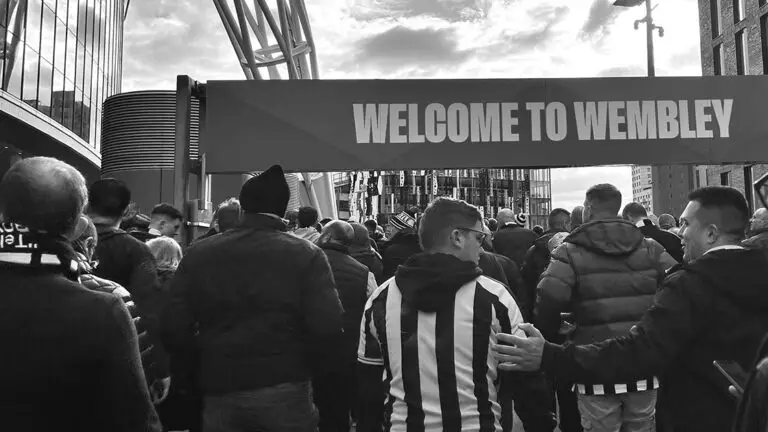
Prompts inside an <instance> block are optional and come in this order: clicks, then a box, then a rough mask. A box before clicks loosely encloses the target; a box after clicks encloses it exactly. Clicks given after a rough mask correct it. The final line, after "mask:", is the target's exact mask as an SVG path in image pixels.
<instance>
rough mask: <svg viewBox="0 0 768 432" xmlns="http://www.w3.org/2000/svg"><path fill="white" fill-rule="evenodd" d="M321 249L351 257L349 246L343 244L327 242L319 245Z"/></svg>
mask: <svg viewBox="0 0 768 432" xmlns="http://www.w3.org/2000/svg"><path fill="white" fill-rule="evenodd" d="M318 246H320V249H322V250H334V251H337V252H341V253H343V254H344V255H349V246H344V245H343V244H340V243H336V242H326V243H322V244H319V245H318Z"/></svg>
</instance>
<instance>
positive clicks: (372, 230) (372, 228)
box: [363, 219, 379, 237]
mask: <svg viewBox="0 0 768 432" xmlns="http://www.w3.org/2000/svg"><path fill="white" fill-rule="evenodd" d="M363 225H365V228H366V229H368V235H369V236H370V237H373V236H374V235H375V234H376V228H377V227H378V226H379V224H377V223H376V221H375V220H373V219H368V220H367V221H365V222H363Z"/></svg>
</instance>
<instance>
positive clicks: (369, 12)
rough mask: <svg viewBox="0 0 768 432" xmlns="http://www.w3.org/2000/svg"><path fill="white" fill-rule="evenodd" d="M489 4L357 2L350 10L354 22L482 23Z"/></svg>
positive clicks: (460, 0)
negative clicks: (425, 19)
mask: <svg viewBox="0 0 768 432" xmlns="http://www.w3.org/2000/svg"><path fill="white" fill-rule="evenodd" d="M492 3H493V1H492V0H356V1H355V2H354V4H353V6H352V8H351V14H352V16H353V17H354V18H355V19H358V20H362V21H373V20H377V19H382V18H412V17H424V16H426V17H434V18H439V19H441V20H445V21H448V22H458V21H469V20H475V19H483V18H485V17H487V16H488V11H489V10H490V8H491V5H492Z"/></svg>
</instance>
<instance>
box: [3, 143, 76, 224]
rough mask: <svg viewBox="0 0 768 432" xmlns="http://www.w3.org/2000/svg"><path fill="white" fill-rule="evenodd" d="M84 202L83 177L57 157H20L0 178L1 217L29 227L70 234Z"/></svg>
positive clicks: (6, 220)
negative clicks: (0, 179) (0, 178)
mask: <svg viewBox="0 0 768 432" xmlns="http://www.w3.org/2000/svg"><path fill="white" fill-rule="evenodd" d="M87 203H88V189H87V188H86V185H85V178H84V177H83V175H82V174H81V173H80V172H79V171H78V170H77V169H75V168H74V167H72V166H71V165H69V164H67V163H65V162H62V161H60V160H58V159H54V158H49V157H32V158H28V159H22V160H20V161H19V162H16V163H15V164H13V165H12V166H11V168H10V169H9V170H8V171H7V172H6V173H5V176H3V178H2V181H0V215H2V220H3V221H4V222H11V223H17V224H20V225H24V226H26V227H28V228H30V229H32V230H36V231H45V232H48V233H50V234H54V235H71V234H72V232H73V231H74V229H75V227H76V226H77V222H78V218H79V216H80V215H81V214H82V213H83V209H84V208H85V206H86V204H87Z"/></svg>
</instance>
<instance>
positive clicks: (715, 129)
mask: <svg viewBox="0 0 768 432" xmlns="http://www.w3.org/2000/svg"><path fill="white" fill-rule="evenodd" d="M766 96H768V78H766V77H761V76H746V77H743V76H742V77H704V78H702V77H686V78H651V79H649V78H601V79H526V80H355V81H341V80H339V81H336V80H307V81H301V80H297V81H211V82H209V83H208V89H207V110H206V111H207V118H206V132H205V136H204V137H203V139H202V143H201V151H203V152H205V153H206V155H207V156H206V160H207V164H208V169H209V170H210V172H219V173H226V172H230V173H235V172H248V171H253V170H259V169H265V168H267V167H268V166H270V165H272V164H275V163H279V164H281V165H283V167H284V168H285V169H286V170H288V171H336V170H398V169H431V168H482V167H489V168H493V167H559V166H584V165H608V164H649V165H651V164H678V163H679V164H694V163H695V164H720V163H748V162H764V161H768V146H767V145H766V144H767V143H768V121H767V120H766V115H765V114H764V112H765V108H764V103H765V102H764V100H765V98H766Z"/></svg>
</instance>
